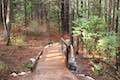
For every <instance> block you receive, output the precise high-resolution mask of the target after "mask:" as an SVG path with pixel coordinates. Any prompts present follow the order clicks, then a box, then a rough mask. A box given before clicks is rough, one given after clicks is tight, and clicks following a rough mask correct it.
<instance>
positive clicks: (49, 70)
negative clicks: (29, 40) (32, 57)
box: [21, 43, 78, 80]
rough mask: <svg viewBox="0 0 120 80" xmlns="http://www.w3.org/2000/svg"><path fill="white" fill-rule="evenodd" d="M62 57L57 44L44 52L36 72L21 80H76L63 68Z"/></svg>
mask: <svg viewBox="0 0 120 80" xmlns="http://www.w3.org/2000/svg"><path fill="white" fill-rule="evenodd" d="M64 60H65V59H64V55H63V54H62V50H61V46H60V44H59V43H56V44H53V45H52V46H50V47H48V48H47V49H45V50H44V53H43V55H42V58H41V59H40V60H39V61H38V64H37V67H36V70H35V71H34V73H32V74H31V76H28V77H24V78H23V79H21V80H78V79H77V78H76V76H74V75H73V74H72V73H71V72H70V71H69V70H68V69H67V68H66V66H65V61H64Z"/></svg>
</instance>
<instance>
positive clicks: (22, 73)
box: [18, 72, 27, 76]
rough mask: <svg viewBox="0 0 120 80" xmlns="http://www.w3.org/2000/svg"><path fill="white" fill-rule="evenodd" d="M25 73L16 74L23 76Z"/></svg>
mask: <svg viewBox="0 0 120 80" xmlns="http://www.w3.org/2000/svg"><path fill="white" fill-rule="evenodd" d="M26 74H27V73H26V72H21V73H19V74H18V75H19V76H24V75H26Z"/></svg>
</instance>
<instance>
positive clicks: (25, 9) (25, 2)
mask: <svg viewBox="0 0 120 80" xmlns="http://www.w3.org/2000/svg"><path fill="white" fill-rule="evenodd" d="M26 4H27V1H26V0H25V1H24V11H25V27H27V8H26Z"/></svg>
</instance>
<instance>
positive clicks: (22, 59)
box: [0, 26, 103, 80]
mask: <svg viewBox="0 0 120 80" xmlns="http://www.w3.org/2000/svg"><path fill="white" fill-rule="evenodd" d="M43 27H44V26H43ZM43 27H42V28H43ZM42 28H41V30H42V31H43V29H42ZM39 30H40V29H39ZM45 32H46V30H45ZM50 39H51V40H52V41H53V42H59V41H60V34H59V32H58V31H56V30H54V29H52V31H51V35H50V36H49V35H48V33H47V34H46V33H44V32H43V33H42V34H40V35H37V36H34V35H29V36H27V37H26V44H25V45H24V46H23V47H16V46H6V45H5V43H4V42H3V41H0V61H2V62H4V63H5V64H7V65H9V67H10V71H8V72H10V73H11V72H16V73H18V72H19V71H23V70H24V69H22V68H21V66H22V65H23V64H24V63H26V62H27V61H29V60H30V58H34V57H35V56H36V55H37V54H38V53H39V51H40V50H41V49H42V47H43V46H44V45H46V44H47V43H48V42H49V40H50ZM82 56H83V54H81V53H80V54H79V55H78V56H77V63H78V64H79V65H78V66H79V73H77V74H85V75H87V76H92V77H94V78H95V80H103V79H102V76H93V75H92V72H91V70H90V62H89V61H88V60H84V59H82ZM4 74H7V73H4ZM77 74H76V76H77V77H78V78H80V77H79V76H78V75H77ZM0 75H1V76H0V80H2V78H5V80H8V78H7V77H6V75H2V74H0ZM30 75H31V76H32V74H30ZM30 75H29V76H30ZM9 80H22V79H21V78H20V77H19V78H9ZM23 80H24V79H23ZM28 80H30V79H28ZM80 80H81V79H80Z"/></svg>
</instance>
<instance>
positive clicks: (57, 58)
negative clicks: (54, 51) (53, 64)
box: [46, 56, 63, 61]
mask: <svg viewBox="0 0 120 80" xmlns="http://www.w3.org/2000/svg"><path fill="white" fill-rule="evenodd" d="M62 59H63V56H54V57H48V58H46V61H50V60H62Z"/></svg>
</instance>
